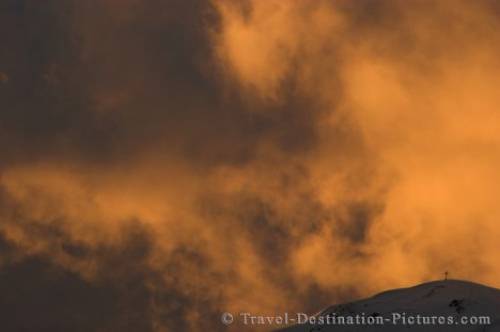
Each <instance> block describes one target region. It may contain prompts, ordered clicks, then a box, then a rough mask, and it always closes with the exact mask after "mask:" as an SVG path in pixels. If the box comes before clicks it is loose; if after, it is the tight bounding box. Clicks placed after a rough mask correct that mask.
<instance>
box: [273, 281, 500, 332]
mask: <svg viewBox="0 0 500 332" xmlns="http://www.w3.org/2000/svg"><path fill="white" fill-rule="evenodd" d="M327 315H329V317H330V321H329V322H327V319H326V318H327V317H328V316H327ZM398 315H401V316H403V315H406V317H407V318H408V317H413V318H412V319H413V323H410V322H409V321H408V320H407V321H406V324H403V321H402V318H401V317H400V316H398ZM417 315H420V322H421V324H417V322H418V317H417ZM339 316H343V317H344V319H345V318H347V316H350V317H351V319H355V317H356V316H357V317H358V319H359V320H358V322H361V320H362V318H363V317H364V318H365V322H366V321H367V320H368V319H371V320H372V321H373V320H374V319H378V320H379V321H381V320H383V321H384V322H383V325H380V324H379V325H374V324H372V325H371V326H370V325H368V324H365V325H362V324H350V325H348V324H346V323H344V324H343V325H342V324H339V323H338V318H339ZM369 316H371V317H370V318H368V317H369ZM423 316H426V318H425V319H426V323H427V324H426V325H424V320H423V319H424V317H423ZM432 316H436V317H438V316H443V317H445V318H444V319H446V322H445V323H444V324H439V322H438V323H437V324H429V322H430V320H432V319H434V320H435V321H436V320H437V319H438V318H427V317H432ZM473 316H475V317H478V316H488V317H489V319H490V324H487V323H486V324H482V322H476V324H471V323H466V324H464V323H463V322H462V321H461V320H462V319H470V318H471V317H473ZM313 317H314V318H315V319H317V321H319V320H320V319H319V318H320V317H322V318H323V324H318V323H316V324H315V325H312V324H301V325H296V326H293V327H290V328H287V329H284V330H280V331H281V332H329V331H339V332H354V331H367V332H371V331H391V332H399V331H445V332H448V331H457V332H465V331H467V332H480V331H481V332H500V290H499V289H495V288H490V287H486V286H482V285H479V284H474V283H470V282H465V281H458V280H446V281H435V282H430V283H426V284H422V285H418V286H415V287H411V288H404V289H396V290H391V291H387V292H383V293H380V294H378V295H375V296H374V297H371V298H368V299H365V300H360V301H356V302H352V303H346V304H341V305H334V306H331V307H329V308H327V309H325V310H323V311H322V312H320V313H319V314H317V315H315V316H313ZM332 317H335V318H336V319H337V323H336V324H333V323H332ZM377 317H378V318H377ZM464 317H465V318H464ZM394 318H396V319H397V318H399V319H398V320H396V319H394ZM472 319H474V318H472ZM345 322H346V321H345ZM327 323H328V324H327ZM351 323H352V321H351Z"/></svg>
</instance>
